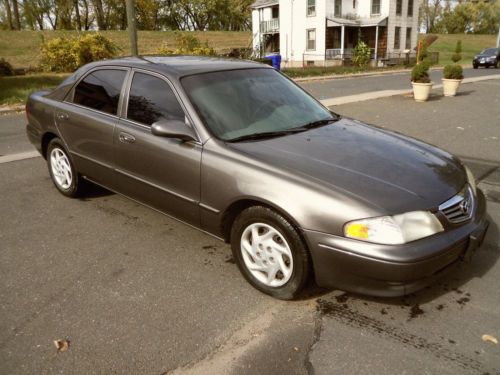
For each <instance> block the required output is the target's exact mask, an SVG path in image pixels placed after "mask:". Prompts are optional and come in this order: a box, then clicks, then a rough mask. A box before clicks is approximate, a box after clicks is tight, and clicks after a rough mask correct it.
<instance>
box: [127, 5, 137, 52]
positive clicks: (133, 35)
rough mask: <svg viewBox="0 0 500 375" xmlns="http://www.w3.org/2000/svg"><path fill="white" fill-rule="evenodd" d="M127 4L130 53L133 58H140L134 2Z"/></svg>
mask: <svg viewBox="0 0 500 375" xmlns="http://www.w3.org/2000/svg"><path fill="white" fill-rule="evenodd" d="M126 2H127V4H126V5H127V30H128V36H129V38H130V52H131V53H132V56H138V55H139V51H138V50H137V29H136V27H135V7H134V0H126Z"/></svg>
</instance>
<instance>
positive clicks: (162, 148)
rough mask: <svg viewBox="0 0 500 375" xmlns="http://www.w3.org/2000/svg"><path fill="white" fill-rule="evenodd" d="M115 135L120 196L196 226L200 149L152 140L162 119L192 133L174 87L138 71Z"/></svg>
mask: <svg viewBox="0 0 500 375" xmlns="http://www.w3.org/2000/svg"><path fill="white" fill-rule="evenodd" d="M129 81H130V88H129V90H128V91H129V92H128V95H127V97H126V102H124V106H123V114H122V118H120V120H119V122H118V124H117V126H116V129H115V133H114V145H115V150H116V154H115V160H116V172H117V174H116V177H117V183H118V190H119V191H120V192H122V193H123V194H125V195H127V196H130V197H132V198H134V199H137V200H138V201H141V202H143V203H145V204H147V205H149V206H152V207H155V208H157V209H159V210H161V211H163V212H165V213H168V214H170V215H172V216H174V217H176V218H179V219H181V220H183V221H185V222H188V223H190V224H192V225H195V226H199V222H200V218H199V206H198V204H199V199H200V164H201V152H202V145H201V143H199V142H196V141H191V142H182V141H181V140H179V139H173V138H165V137H159V136H155V135H153V134H152V133H151V125H152V124H153V123H154V122H156V121H159V120H161V119H176V120H181V121H184V122H185V124H186V126H190V127H191V125H190V124H191V123H192V122H191V121H190V119H189V117H188V116H187V115H186V112H185V110H184V107H183V105H182V104H181V102H180V100H179V98H178V95H177V94H176V92H175V89H174V87H173V86H172V84H171V83H170V82H169V81H168V80H167V79H166V78H165V77H163V76H161V75H159V74H156V73H152V72H147V71H142V70H136V71H134V72H133V75H132V76H131V77H130V79H129Z"/></svg>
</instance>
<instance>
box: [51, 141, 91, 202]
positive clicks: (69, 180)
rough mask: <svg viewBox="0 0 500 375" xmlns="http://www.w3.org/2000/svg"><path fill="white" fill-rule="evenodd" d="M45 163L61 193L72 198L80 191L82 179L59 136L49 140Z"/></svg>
mask: <svg viewBox="0 0 500 375" xmlns="http://www.w3.org/2000/svg"><path fill="white" fill-rule="evenodd" d="M47 165H48V168H49V174H50V178H51V179H52V182H53V183H54V185H55V186H56V188H57V190H59V192H61V194H63V195H65V196H67V197H72V198H74V197H77V196H79V195H80V193H82V190H83V188H84V181H83V179H82V178H81V177H80V176H79V174H78V172H77V171H76V169H75V167H74V165H73V162H72V160H71V158H70V156H69V153H68V152H67V151H66V148H65V147H64V146H63V144H62V142H61V140H60V139H59V138H54V139H53V140H51V141H50V143H49V145H48V147H47Z"/></svg>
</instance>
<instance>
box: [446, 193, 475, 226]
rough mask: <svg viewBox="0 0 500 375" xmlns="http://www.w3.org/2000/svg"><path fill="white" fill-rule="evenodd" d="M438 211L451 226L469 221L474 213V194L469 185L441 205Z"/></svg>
mask: <svg viewBox="0 0 500 375" xmlns="http://www.w3.org/2000/svg"><path fill="white" fill-rule="evenodd" d="M439 211H441V212H442V213H443V215H444V216H445V217H446V219H448V221H449V222H450V223H453V224H459V223H463V222H464V221H467V220H469V219H470V218H471V217H472V213H473V212H474V194H473V193H472V189H471V187H470V186H469V184H466V185H465V186H464V188H463V189H462V190H461V191H460V192H459V193H458V194H457V195H455V196H454V197H452V198H450V199H448V200H447V201H446V202H444V203H443V204H441V205H440V206H439Z"/></svg>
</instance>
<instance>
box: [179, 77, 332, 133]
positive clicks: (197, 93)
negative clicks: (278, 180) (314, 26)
mask: <svg viewBox="0 0 500 375" xmlns="http://www.w3.org/2000/svg"><path fill="white" fill-rule="evenodd" d="M181 83H182V86H183V87H184V89H185V90H186V93H187V94H188V96H189V98H190V99H191V102H192V103H193V105H194V106H195V108H196V110H197V112H198V114H199V115H200V117H201V119H202V120H203V121H204V123H205V124H206V126H207V127H208V128H209V130H210V131H211V132H212V133H213V134H214V135H215V136H216V137H217V138H219V139H222V140H226V141H231V140H233V141H234V140H240V139H246V138H250V137H252V136H255V137H257V136H258V135H278V134H286V132H287V131H290V132H293V131H294V129H295V130H299V128H302V130H304V129H306V128H307V127H308V126H309V127H311V126H317V125H326V124H328V123H329V122H331V121H334V120H336V117H335V115H333V114H332V113H331V112H329V111H328V110H327V109H326V108H325V107H323V106H322V105H321V104H319V103H318V102H317V101H316V100H314V99H313V98H312V97H311V96H309V95H308V94H307V93H305V92H304V91H303V90H302V89H301V88H299V87H298V86H297V85H295V84H294V83H292V82H291V81H290V80H288V79H287V78H285V77H284V76H282V75H281V74H280V73H278V72H276V71H275V70H274V69H269V68H258V69H242V70H231V71H221V72H211V73H203V74H197V75H192V76H187V77H184V78H183V79H182V81H181Z"/></svg>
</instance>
